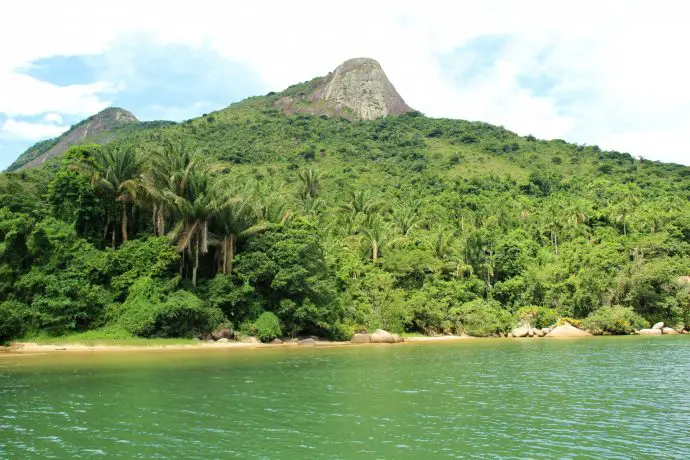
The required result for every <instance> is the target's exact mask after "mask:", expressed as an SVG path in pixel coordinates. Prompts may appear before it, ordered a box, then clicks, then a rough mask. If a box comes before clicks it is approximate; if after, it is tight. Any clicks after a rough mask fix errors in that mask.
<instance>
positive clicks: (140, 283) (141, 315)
mask: <svg viewBox="0 0 690 460" xmlns="http://www.w3.org/2000/svg"><path fill="white" fill-rule="evenodd" d="M169 289H170V287H169V286H165V285H163V283H161V282H155V281H153V280H152V279H151V278H141V279H139V280H137V281H136V282H135V283H134V284H133V285H132V287H131V288H130V290H129V295H128V296H127V300H125V303H124V304H122V306H121V307H119V308H117V311H115V312H114V315H113V316H114V317H115V322H116V323H117V324H118V325H120V326H122V327H123V328H125V329H126V330H127V331H128V332H129V333H131V334H132V335H136V336H139V337H192V336H194V335H196V334H198V333H201V332H208V331H211V330H213V329H215V328H216V327H217V326H218V325H219V324H220V323H221V322H223V320H224V317H223V312H222V311H221V310H220V309H219V308H215V307H208V306H206V305H205V304H204V302H202V301H201V299H199V298H198V297H197V296H195V295H194V294H192V293H191V292H187V291H181V290H180V291H175V292H173V293H171V294H166V291H168V290H169Z"/></svg>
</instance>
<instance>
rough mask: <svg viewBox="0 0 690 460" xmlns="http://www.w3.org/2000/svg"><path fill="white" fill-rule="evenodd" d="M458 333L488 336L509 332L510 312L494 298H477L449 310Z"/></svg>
mask: <svg viewBox="0 0 690 460" xmlns="http://www.w3.org/2000/svg"><path fill="white" fill-rule="evenodd" d="M448 313H449V315H450V317H451V320H452V321H454V323H455V331H456V333H457V334H462V333H465V334H468V335H472V336H476V337H487V336H490V335H493V334H499V333H503V332H507V331H508V330H509V329H510V326H511V318H510V314H508V312H506V311H505V310H502V309H501V306H500V304H499V303H498V302H496V301H494V300H483V299H477V300H473V301H471V302H466V303H464V304H462V305H460V306H457V307H453V308H451V309H450V310H449V312H448Z"/></svg>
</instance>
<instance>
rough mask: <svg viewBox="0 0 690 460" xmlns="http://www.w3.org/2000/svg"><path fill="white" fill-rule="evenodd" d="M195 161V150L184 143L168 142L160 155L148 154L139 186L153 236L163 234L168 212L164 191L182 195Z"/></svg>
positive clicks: (156, 153)
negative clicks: (146, 167)
mask: <svg viewBox="0 0 690 460" xmlns="http://www.w3.org/2000/svg"><path fill="white" fill-rule="evenodd" d="M198 161H199V156H198V150H195V149H192V148H191V147H190V146H189V145H188V144H184V143H180V144H174V143H172V142H170V141H168V142H166V143H165V144H164V146H163V149H162V151H157V152H152V154H151V162H150V166H149V168H148V170H147V172H146V173H145V174H144V175H143V177H142V179H143V180H142V184H141V185H142V189H143V190H144V194H143V195H145V196H146V197H147V201H148V202H149V204H150V207H151V211H152V212H151V217H152V225H153V233H154V234H155V235H158V236H160V235H164V234H165V223H166V218H167V217H169V215H170V211H171V210H170V207H169V202H168V200H167V199H166V197H165V196H164V191H165V190H169V191H171V192H173V193H175V194H177V195H180V196H182V195H184V193H185V189H186V187H187V183H188V181H189V174H190V172H191V170H192V168H193V167H194V165H195V164H196V163H197V162H198Z"/></svg>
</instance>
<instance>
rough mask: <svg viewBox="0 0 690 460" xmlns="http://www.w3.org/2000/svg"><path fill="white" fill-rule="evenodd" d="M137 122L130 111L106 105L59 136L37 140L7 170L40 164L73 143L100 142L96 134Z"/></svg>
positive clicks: (100, 134)
mask: <svg viewBox="0 0 690 460" xmlns="http://www.w3.org/2000/svg"><path fill="white" fill-rule="evenodd" d="M137 122H138V120H137V118H136V117H135V116H134V114H132V113H131V112H129V111H127V110H124V109H121V108H118V107H108V108H107V109H104V110H102V111H100V112H98V113H97V114H95V115H93V116H91V117H89V118H87V119H85V120H82V121H81V122H79V123H78V124H76V125H74V126H72V127H71V128H70V129H69V130H68V131H66V132H65V133H63V134H62V135H61V136H60V137H57V138H55V139H49V140H47V141H42V142H39V143H38V144H36V145H34V146H33V147H31V148H29V149H28V150H27V151H26V152H24V153H23V154H22V155H20V156H19V158H17V160H16V161H15V162H14V163H13V164H12V165H10V167H9V168H8V170H9V171H12V170H15V169H21V168H31V167H34V166H38V165H41V164H43V163H44V162H45V161H46V160H49V159H50V158H53V157H56V156H57V155H60V154H61V153H62V152H64V151H65V150H67V149H68V148H69V147H71V146H73V145H78V144H83V143H85V142H99V141H101V142H102V140H100V139H98V138H97V137H98V136H100V137H103V135H104V134H105V133H108V132H111V131H113V130H115V129H118V128H121V127H123V126H126V125H130V124H135V123H137ZM99 143H100V142H99Z"/></svg>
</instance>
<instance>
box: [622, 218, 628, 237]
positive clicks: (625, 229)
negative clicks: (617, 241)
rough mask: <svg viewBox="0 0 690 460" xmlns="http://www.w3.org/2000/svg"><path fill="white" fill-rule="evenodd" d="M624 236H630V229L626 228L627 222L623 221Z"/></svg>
mask: <svg viewBox="0 0 690 460" xmlns="http://www.w3.org/2000/svg"><path fill="white" fill-rule="evenodd" d="M623 236H628V229H627V228H626V226H625V220H624V221H623Z"/></svg>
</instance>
